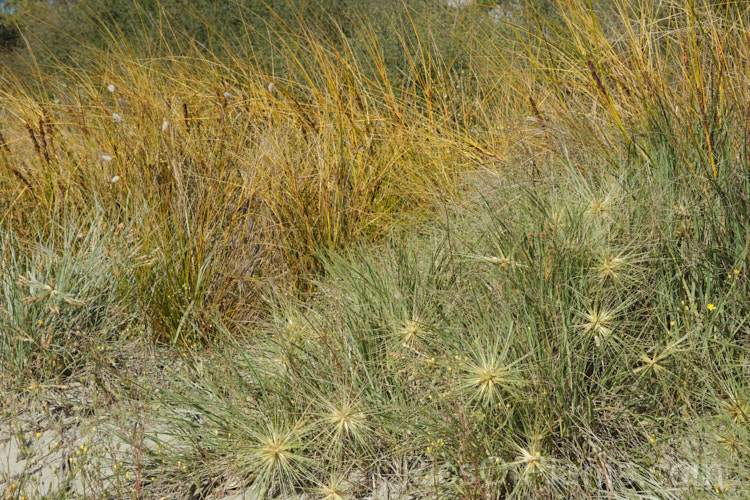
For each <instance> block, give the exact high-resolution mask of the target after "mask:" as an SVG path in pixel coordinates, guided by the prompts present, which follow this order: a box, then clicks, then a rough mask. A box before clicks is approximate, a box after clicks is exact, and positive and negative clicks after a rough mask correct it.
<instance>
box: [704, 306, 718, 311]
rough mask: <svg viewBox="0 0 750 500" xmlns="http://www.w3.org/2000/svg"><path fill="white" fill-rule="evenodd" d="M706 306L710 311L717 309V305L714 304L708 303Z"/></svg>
mask: <svg viewBox="0 0 750 500" xmlns="http://www.w3.org/2000/svg"><path fill="white" fill-rule="evenodd" d="M706 307H707V308H708V310H709V311H713V310H714V309H716V306H715V305H713V304H708V305H707V306H706Z"/></svg>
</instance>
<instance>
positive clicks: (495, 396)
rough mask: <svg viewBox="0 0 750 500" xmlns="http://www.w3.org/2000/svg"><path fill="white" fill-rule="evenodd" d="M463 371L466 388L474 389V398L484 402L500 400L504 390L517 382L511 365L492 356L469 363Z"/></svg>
mask: <svg viewBox="0 0 750 500" xmlns="http://www.w3.org/2000/svg"><path fill="white" fill-rule="evenodd" d="M465 371H466V375H467V376H466V379H465V381H466V386H467V388H469V389H471V390H474V391H475V394H474V399H477V400H480V401H483V402H485V403H494V402H496V401H498V400H501V399H502V396H503V392H504V391H506V390H508V389H511V388H512V387H513V386H516V385H518V384H519V380H518V379H517V377H516V375H515V374H514V373H513V370H512V369H511V367H509V366H505V365H503V364H501V363H500V361H499V360H498V359H496V358H494V357H492V356H489V357H480V359H478V360H476V361H474V362H471V363H469V364H468V365H467V366H466V368H465Z"/></svg>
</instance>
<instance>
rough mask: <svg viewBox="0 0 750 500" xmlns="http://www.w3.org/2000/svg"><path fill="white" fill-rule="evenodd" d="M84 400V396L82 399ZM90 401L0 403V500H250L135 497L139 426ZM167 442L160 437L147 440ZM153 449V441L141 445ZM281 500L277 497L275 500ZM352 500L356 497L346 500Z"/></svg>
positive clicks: (154, 492)
mask: <svg viewBox="0 0 750 500" xmlns="http://www.w3.org/2000/svg"><path fill="white" fill-rule="evenodd" d="M87 392H88V395H87ZM91 396H92V393H91V392H90V391H87V390H85V389H84V388H82V387H81V386H80V384H71V386H69V387H66V388H65V390H49V391H47V392H46V395H45V396H44V397H36V398H26V397H24V398H23V401H22V400H21V398H20V395H19V397H14V396H13V395H12V394H8V393H7V392H6V393H5V394H3V396H2V397H1V398H0V404H2V405H3V406H2V408H1V409H0V498H10V499H19V500H20V499H24V498H25V499H28V500H35V499H43V498H50V499H52V498H54V499H65V498H92V499H100V498H101V499H117V498H144V499H147V498H155V499H168V498H186V499H197V498H206V499H215V500H219V499H220V500H240V499H252V498H256V496H255V495H253V494H252V493H251V492H250V490H247V489H242V488H240V485H239V483H238V482H236V481H235V482H232V481H230V482H229V484H224V485H218V488H216V489H214V490H213V491H211V492H210V493H209V492H208V490H207V491H206V492H205V495H206V496H201V495H200V492H195V491H194V492H187V491H183V493H176V492H175V490H174V489H172V486H173V485H171V486H168V485H165V486H164V487H158V488H151V489H146V490H145V493H144V492H141V494H139V492H138V491H137V489H136V484H137V483H138V482H141V484H145V483H148V482H149V481H150V480H151V479H153V478H148V477H142V475H139V473H138V469H137V467H136V465H137V459H136V458H135V457H136V452H137V450H135V448H134V447H133V446H132V445H131V444H130V443H129V441H130V440H129V439H128V433H132V432H133V430H134V429H137V428H138V427H137V426H138V425H139V424H138V423H137V421H138V420H139V419H136V418H135V417H134V416H132V414H130V413H129V410H128V408H127V405H125V404H117V403H116V404H110V405H103V406H102V408H101V409H99V410H97V409H96V408H95V407H92V406H91V404H90V403H91V399H92V397H91ZM149 435H152V436H153V435H156V436H157V438H158V439H160V440H163V441H168V440H169V438H168V435H167V434H161V433H159V432H156V433H154V430H153V429H151V430H150V432H149ZM144 444H145V445H148V446H153V445H154V444H155V443H154V442H152V441H147V442H144ZM373 486H374V487H373V488H372V490H371V491H370V493H369V494H368V495H366V496H359V497H357V498H363V499H370V500H386V499H407V500H408V499H411V498H417V497H416V496H414V495H411V494H409V493H407V490H408V489H409V488H407V487H406V484H405V483H404V482H402V481H399V480H398V478H390V479H388V480H382V481H379V482H378V484H376V485H373ZM277 498H282V497H277ZM284 498H289V499H290V500H291V499H292V498H294V499H299V500H303V499H311V498H320V495H317V496H315V495H310V494H299V495H295V496H294V497H289V496H285V497H284ZM352 498H355V497H352Z"/></svg>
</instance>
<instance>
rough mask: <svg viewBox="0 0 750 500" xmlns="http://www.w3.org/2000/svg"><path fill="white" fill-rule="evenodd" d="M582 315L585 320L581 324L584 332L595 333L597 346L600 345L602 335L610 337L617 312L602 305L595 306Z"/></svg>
mask: <svg viewBox="0 0 750 500" xmlns="http://www.w3.org/2000/svg"><path fill="white" fill-rule="evenodd" d="M582 317H583V322H582V323H580V324H579V326H580V327H581V328H582V329H583V331H584V332H586V333H589V334H591V333H593V334H594V341H595V342H596V345H597V347H598V346H600V345H601V339H602V337H608V336H609V335H610V334H611V333H612V323H613V321H614V319H615V312H614V311H612V310H610V309H607V308H604V307H601V306H594V307H592V308H591V309H589V310H588V311H586V312H585V313H583V314H582Z"/></svg>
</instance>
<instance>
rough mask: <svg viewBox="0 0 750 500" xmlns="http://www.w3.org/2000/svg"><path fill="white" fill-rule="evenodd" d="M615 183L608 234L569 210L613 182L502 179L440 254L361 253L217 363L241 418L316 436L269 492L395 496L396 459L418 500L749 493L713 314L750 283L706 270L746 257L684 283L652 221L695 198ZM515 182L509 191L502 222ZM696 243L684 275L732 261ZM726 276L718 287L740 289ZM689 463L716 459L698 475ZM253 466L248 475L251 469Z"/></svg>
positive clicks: (742, 437) (408, 250)
mask: <svg viewBox="0 0 750 500" xmlns="http://www.w3.org/2000/svg"><path fill="white" fill-rule="evenodd" d="M667 165H668V164H666V163H665V164H662V168H666V167H667ZM621 172H622V175H621V177H620V180H619V181H617V182H618V184H619V185H620V186H626V185H627V186H630V188H631V193H632V194H631V195H630V196H624V195H623V196H622V197H621V198H620V200H619V202H618V204H617V205H616V206H617V211H618V214H619V215H618V217H612V218H608V219H607V221H606V224H607V227H608V233H609V234H610V236H603V235H602V233H601V232H600V230H599V227H600V224H601V223H602V221H601V220H600V219H592V218H590V214H589V215H587V214H588V208H587V204H585V203H580V202H579V200H580V198H579V192H580V190H581V189H582V188H583V187H585V188H586V190H587V191H588V192H590V193H592V194H594V195H597V196H599V195H606V194H607V193H610V192H611V187H612V182H613V181H611V180H608V181H607V182H604V183H601V184H600V183H599V180H598V179H597V178H596V177H595V176H590V175H588V174H580V173H576V172H575V171H573V170H570V169H569V168H568V167H566V166H564V165H563V166H561V167H560V169H559V170H558V173H555V174H550V176H549V178H547V179H546V180H545V181H544V183H541V184H540V183H538V182H537V183H534V182H532V181H531V180H529V178H528V177H527V176H526V174H519V175H518V176H516V177H515V178H514V180H513V181H511V180H508V179H505V180H503V181H499V184H498V185H497V186H496V187H495V188H494V190H487V189H488V188H487V187H485V188H484V189H485V191H484V193H483V197H482V198H480V199H479V200H477V202H475V204H474V205H473V208H471V207H472V206H471V205H470V206H469V207H466V206H464V207H462V208H461V209H460V210H457V211H456V213H455V218H454V220H453V223H452V224H451V233H450V245H449V244H448V234H447V233H446V232H445V230H440V229H433V230H431V231H425V233H426V234H425V235H424V236H422V237H421V238H415V237H404V238H403V239H401V240H398V241H395V242H394V243H393V245H392V246H388V247H385V248H381V249H380V251H379V252H378V253H377V254H373V253H372V251H368V252H365V251H353V252H351V253H349V254H348V255H346V256H343V257H342V256H339V257H332V258H330V260H329V261H328V264H327V271H328V276H329V277H328V278H327V279H326V280H323V281H322V282H321V283H320V284H319V287H318V288H319V291H318V292H317V293H315V294H314V295H313V296H311V297H310V300H309V301H308V302H307V303H299V304H298V305H297V306H296V307H295V306H293V304H290V303H288V302H283V305H282V307H280V308H279V309H278V312H277V314H278V315H279V317H281V318H283V317H289V318H290V321H289V322H283V321H275V322H274V323H273V324H272V325H269V328H270V331H269V333H270V335H268V336H267V337H263V338H258V339H256V342H255V343H254V346H253V348H252V350H250V351H247V352H249V354H247V355H243V356H242V357H241V358H236V356H235V355H234V354H229V356H230V358H227V359H228V362H229V363H231V365H232V366H233V370H236V374H234V375H232V377H231V378H224V377H223V376H222V377H221V380H222V381H221V382H218V383H217V386H221V387H224V388H227V387H229V388H231V389H230V390H231V391H232V393H233V394H234V396H232V397H233V399H234V400H236V401H242V400H243V399H244V400H245V401H248V396H249V395H252V398H253V399H252V401H253V403H252V404H251V407H252V408H253V409H254V410H253V411H261V412H263V413H264V414H265V415H272V414H274V413H267V412H277V411H280V409H281V408H283V409H284V410H283V411H284V414H285V415H287V416H288V417H289V418H294V419H302V420H304V421H306V422H310V423H311V425H313V427H314V428H319V429H321V431H319V432H317V433H315V432H313V433H312V434H309V435H304V436H303V435H302V434H300V435H299V437H300V439H301V442H300V444H299V447H298V448H297V449H298V450H299V452H300V454H301V455H300V458H299V460H300V464H302V463H305V464H306V465H305V466H302V465H299V466H297V468H296V470H297V471H298V472H299V474H301V476H299V477H297V478H292V477H291V476H286V477H287V479H290V482H287V483H284V480H283V479H282V478H281V476H276V477H275V480H274V481H275V483H274V484H276V487H277V488H287V489H288V488H291V489H294V488H307V487H309V485H312V484H325V481H326V480H327V478H329V477H341V474H342V473H343V474H345V476H344V477H345V478H346V480H347V481H348V482H350V483H351V484H353V485H355V487H356V488H365V487H366V486H365V485H366V484H367V483H368V481H369V480H368V479H366V478H368V477H376V478H377V477H380V478H390V479H389V480H390V481H394V480H395V478H396V477H398V474H399V473H398V472H397V468H396V466H395V462H388V461H385V460H384V457H389V458H390V459H392V460H394V461H398V460H401V459H402V458H401V457H405V456H409V457H411V458H410V460H416V462H414V463H413V464H412V467H413V468H412V469H411V472H409V473H407V477H408V478H409V479H408V481H409V483H408V484H409V488H410V489H411V491H414V492H421V494H425V495H427V494H440V495H446V496H451V495H454V496H456V497H467V496H469V497H481V498H484V497H488V498H493V497H496V496H497V495H503V494H505V495H514V496H517V497H528V498H533V497H535V496H538V495H539V494H540V492H541V494H543V495H548V496H552V497H554V496H560V495H572V496H576V497H578V496H583V497H585V496H593V495H595V494H597V492H600V491H605V490H608V491H612V492H618V493H619V494H631V495H635V496H638V495H654V494H659V495H663V494H665V492H668V491H671V492H673V494H674V495H675V497H679V496H683V495H693V494H695V495H700V494H706V495H708V494H710V491H713V490H715V485H716V484H720V489H723V488H725V487H726V488H728V491H730V490H731V491H734V492H736V493H737V494H740V492H741V491H743V489H746V488H747V484H746V482H745V481H746V480H745V479H743V477H744V476H743V475H742V474H743V473H744V472H743V470H744V469H743V467H741V466H740V467H737V464H738V463H742V460H739V461H738V458H737V457H740V456H744V454H745V453H746V451H747V450H748V448H746V446H747V441H746V434H745V433H744V431H742V428H743V427H742V426H743V425H744V424H742V422H744V420H743V418H742V414H743V410H742V408H744V407H745V406H746V405H744V403H742V401H744V399H743V396H741V395H740V394H744V392H743V391H744V389H741V388H739V387H737V386H736V384H737V383H738V381H737V379H735V375H732V373H736V370H739V371H742V370H744V368H743V366H744V363H745V361H744V360H745V359H746V356H747V352H746V351H747V346H746V345H745V343H744V340H743V338H744V334H743V333H741V332H744V331H745V326H744V321H745V320H744V318H745V317H746V314H747V310H746V309H742V308H738V309H735V310H732V311H731V312H728V311H726V309H723V310H722V311H723V312H722V313H720V314H717V311H719V310H720V307H722V306H720V305H718V304H720V303H721V304H723V303H725V302H726V301H734V298H736V297H739V296H740V295H742V294H744V293H746V290H745V289H744V288H742V287H744V286H746V283H744V282H743V284H739V282H738V281H736V280H735V279H734V278H732V280H731V282H729V281H727V278H726V276H725V273H724V271H721V270H720V269H723V268H726V267H727V266H728V267H733V266H734V267H737V263H738V262H740V261H744V259H746V253H743V252H744V251H745V250H744V249H743V250H740V252H739V253H732V252H731V251H729V250H727V251H726V252H724V253H722V255H725V256H726V259H727V260H726V261H724V262H723V264H722V265H721V266H717V268H715V269H716V271H715V274H704V273H700V274H693V270H694V267H695V266H696V263H695V261H694V260H685V259H684V258H682V257H679V256H678V255H676V254H673V253H670V252H667V253H664V251H663V249H664V248H665V245H666V246H667V247H668V246H669V245H672V244H674V241H675V236H674V233H673V232H671V231H668V230H667V231H665V230H664V226H663V224H662V222H661V221H662V219H661V218H660V216H655V215H654V214H664V213H669V212H670V211H671V210H672V206H673V198H674V197H675V196H680V197H682V196H688V197H690V198H692V199H697V196H698V193H699V192H700V188H699V187H696V186H695V185H694V184H693V183H691V182H685V183H682V184H680V187H679V188H676V187H675V184H674V181H673V180H671V179H669V180H664V181H660V182H659V183H656V184H654V182H653V179H654V178H653V177H652V176H650V175H648V174H647V173H644V172H643V171H641V170H640V169H628V170H625V169H623V170H622V171H621ZM532 179H533V177H532ZM519 185H522V186H524V187H525V189H526V192H525V194H523V195H522V196H520V197H518V198H516V199H515V200H514V201H513V202H510V203H509V202H508V201H507V200H508V193H517V192H519V191H518V186H519ZM727 187H728V186H727ZM675 189H677V192H675ZM691 190H695V191H693V192H692V194H690V195H688V191H691ZM521 192H523V191H521ZM550 192H554V193H556V194H555V197H554V198H553V200H554V204H555V205H557V206H560V205H562V206H565V207H567V208H566V210H565V211H564V212H563V214H564V215H559V212H558V211H557V210H555V209H554V207H551V206H550V203H552V201H551V198H550V197H549V196H548V195H549V193H550ZM714 199H717V198H714ZM726 200H727V199H726V198H724V199H723V201H722V202H726ZM737 217H742V216H741V215H740V214H738V215H737ZM592 228H593V230H592ZM611 235H616V236H611ZM707 235H708V236H707ZM705 237H710V238H713V242H712V244H711V245H709V246H708V247H707V248H711V249H712V250H711V254H710V255H711V257H709V256H708V255H706V256H704V257H701V256H695V257H692V258H691V259H697V260H698V262H705V260H704V259H715V257H713V251H714V250H715V249H720V248H735V243H733V242H727V241H726V240H724V239H723V238H724V233H722V232H716V233H705V232H702V233H700V238H705ZM688 238H690V236H689V237H688ZM681 244H683V245H688V246H689V245H690V243H689V242H688V241H683V242H681ZM613 247H614V248H627V249H628V255H637V256H638V257H637V259H636V258H628V262H629V265H622V266H621V267H619V268H618V270H617V273H618V279H616V280H615V279H611V275H609V274H605V275H602V272H601V260H600V257H601V255H602V254H606V253H608V252H609V251H610V250H609V249H611V248H613ZM498 248H505V249H506V250H503V253H504V255H513V263H514V264H513V265H498V264H497V263H496V260H495V259H493V258H492V257H493V256H496V255H497V254H498V250H497V249H498ZM462 256H463V257H462ZM711 261H712V262H715V261H713V260H711ZM698 267H701V265H699V266H698ZM737 271H738V272H737V273H735V272H734V271H732V272H730V273H729V274H728V276H741V275H743V273H744V270H740V269H737ZM686 272H687V273H688V274H686ZM706 272H708V271H706ZM646 285H648V286H647V288H646ZM737 294H740V295H737ZM733 297H734V298H733ZM417 312H418V317H419V318H420V323H419V324H429V325H430V326H429V329H425V330H420V335H419V336H417V335H416V334H415V333H413V331H410V335H409V337H408V338H405V336H404V335H405V334H404V327H403V326H402V327H400V328H394V327H393V325H406V326H411V327H413V328H416V326H418V324H415V323H410V322H408V321H407V322H404V320H403V318H404V317H407V318H408V317H416V316H415V314H416V313H417ZM288 324H295V325H300V324H302V325H304V326H298V327H297V328H294V329H290V328H289V327H288V326H286V325H288ZM301 331H305V332H306V333H304V334H302V335H301V334H300V333H299V332H301ZM709 346H710V347H709ZM245 350H246V348H242V349H241V352H243V351H245ZM233 352H235V351H234V350H230V353H233ZM267 353H274V354H273V355H271V356H270V358H269V357H268V355H267ZM276 356H279V357H280V359H282V360H283V361H281V362H279V361H276V359H277V358H276ZM232 359H233V361H232ZM235 377H236V378H235ZM733 380H734V382H731V381H733ZM240 381H241V382H240ZM197 383H198V386H199V387H201V389H198V391H197V392H196V393H194V394H192V395H184V394H183V395H182V396H181V397H180V398H178V399H172V397H168V398H167V400H168V401H172V403H170V404H175V403H177V402H178V401H179V402H180V403H178V406H179V405H182V404H187V405H188V407H190V405H191V404H193V403H192V402H194V401H201V400H202V397H201V396H199V394H200V393H202V392H205V390H206V387H209V386H206V383H207V382H205V381H202V378H201V377H198V382H197ZM727 384H730V385H729V386H728V385H727ZM739 385H740V386H741V387H744V385H745V384H743V383H741V382H739ZM225 390H226V389H225ZM241 394H245V396H244V398H243V397H242V396H241ZM182 398H185V399H182ZM243 404H244V405H247V404H248V403H243ZM256 405H257V406H256ZM194 408H195V407H194ZM198 411H199V412H200V414H201V415H203V417H204V418H206V419H207V420H208V421H211V422H214V421H215V422H217V424H212V425H223V424H218V422H220V421H221V422H223V420H222V419H223V418H224V417H223V415H225V413H226V412H227V411H228V410H214V409H212V408H211V407H210V406H209V405H208V404H207V402H206V403H204V404H200V405H199V410H198ZM171 418H173V417H171ZM264 418H268V417H264ZM170 421H173V422H175V425H176V426H177V427H178V428H180V429H183V430H186V429H187V428H188V427H187V426H186V424H185V422H184V421H180V420H179V419H177V420H170ZM699 422H701V423H700V425H705V426H706V428H712V429H714V430H713V431H712V432H713V434H712V435H713V437H712V438H710V439H704V438H702V439H700V440H698V438H697V436H698V434H696V432H697V431H696V427H695V426H696V425H698V423H699ZM213 428H214V427H213V426H209V427H208V428H204V429H202V430H201V431H197V432H202V433H209V434H210V432H211V429H213ZM217 428H218V427H217ZM220 432H221V431H220ZM234 432H235V431H234V430H232V431H231V433H232V435H233V436H234V435H235V434H234ZM701 435H702V434H701ZM193 436H195V434H194V431H190V432H188V433H187V434H186V436H185V437H186V438H187V439H188V441H189V440H192V439H195V438H194V437H193ZM183 442H186V441H183ZM303 443H305V444H303ZM701 447H703V449H704V450H708V449H710V450H712V451H711V452H710V458H709V457H708V456H705V455H700V454H699V453H698V451H697V450H698V449H701ZM721 450H724V451H721ZM214 452H217V453H219V456H220V457H221V458H216V459H208V461H207V462H204V463H203V464H201V465H197V466H196V467H198V468H200V467H205V466H206V463H211V464H215V465H218V464H219V463H222V461H226V460H227V459H229V458H230V457H234V456H235V455H234V454H233V452H230V451H229V450H228V449H226V448H224V447H223V446H219V445H217V447H216V448H214ZM726 453H729V454H726ZM731 454H734V455H731ZM243 456H244V455H243ZM604 456H606V457H607V465H606V466H605V467H604V469H602V467H601V466H600V465H598V464H599V462H600V461H601V460H603V458H602V457H604ZM730 456H733V457H734V458H729V457H730ZM720 457H723V458H720ZM255 462H258V464H256V465H255V466H248V467H249V468H248V469H247V470H248V471H249V470H252V467H256V466H259V464H260V463H261V462H262V461H260V459H259V458H258V457H256V459H255ZM307 464H314V467H312V468H311V467H310V466H308V465H307ZM196 470H197V469H196ZM280 473H281V469H279V474H280ZM727 474H728V475H729V476H727ZM246 477H247V478H248V480H251V478H252V477H253V475H252V474H249V475H247V476H246ZM726 477H731V478H732V479H731V480H727V479H724V478H726ZM717 481H718V482H719V483H717ZM264 484H265V483H264ZM437 492H439V493H437Z"/></svg>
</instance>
